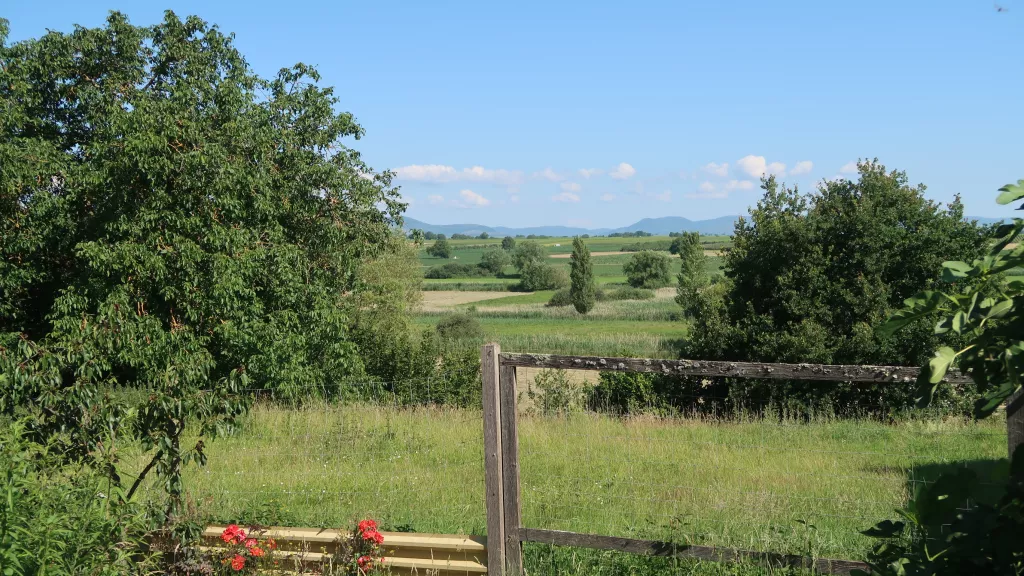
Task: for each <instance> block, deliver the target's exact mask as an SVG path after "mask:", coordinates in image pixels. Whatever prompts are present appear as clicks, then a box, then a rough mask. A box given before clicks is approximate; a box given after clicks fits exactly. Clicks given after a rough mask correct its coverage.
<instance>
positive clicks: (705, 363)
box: [501, 354, 971, 384]
mask: <svg viewBox="0 0 1024 576" xmlns="http://www.w3.org/2000/svg"><path fill="white" fill-rule="evenodd" d="M501 365H502V366H522V367H527V368H561V369H563V370H607V371H617V372H654V373H660V374H669V375H675V376H707V377H729V378H756V379H767V380H824V381H830V382H889V383H899V384H912V383H914V382H915V381H916V380H917V374H918V371H919V369H918V368H911V367H906V366H853V365H845V364H773V363H764V362H719V361H711V360H659V359H652V358H609V357H599V356H560V355H556V354H502V355H501ZM943 381H944V382H970V381H971V379H970V377H968V376H965V375H962V374H959V373H950V374H948V375H947V377H946V379H945V380H943Z"/></svg>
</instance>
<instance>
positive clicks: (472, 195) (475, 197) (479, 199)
mask: <svg viewBox="0 0 1024 576" xmlns="http://www.w3.org/2000/svg"><path fill="white" fill-rule="evenodd" d="M459 196H460V197H461V198H462V199H463V200H465V201H466V202H468V203H469V205H470V206H487V205H489V204H490V203H491V201H490V200H488V199H487V198H484V197H483V196H481V195H479V194H477V193H476V192H473V191H472V190H461V191H459Z"/></svg>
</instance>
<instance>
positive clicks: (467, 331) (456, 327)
mask: <svg viewBox="0 0 1024 576" xmlns="http://www.w3.org/2000/svg"><path fill="white" fill-rule="evenodd" d="M434 330H436V331H437V335H438V336H440V337H441V338H443V339H446V340H480V339H482V338H483V337H484V329H483V327H481V326H480V321H479V320H477V319H476V318H473V317H472V316H470V315H468V314H452V315H449V316H445V317H444V318H442V319H441V321H440V322H438V323H437V326H436V327H435V328H434Z"/></svg>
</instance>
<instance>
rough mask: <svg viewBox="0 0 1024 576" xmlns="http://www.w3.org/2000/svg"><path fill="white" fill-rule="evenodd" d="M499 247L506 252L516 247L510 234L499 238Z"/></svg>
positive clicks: (514, 240)
mask: <svg viewBox="0 0 1024 576" xmlns="http://www.w3.org/2000/svg"><path fill="white" fill-rule="evenodd" d="M501 249H502V250H505V251H507V252H511V251H512V250H515V249H516V239H515V238H513V237H511V236H505V237H504V238H502V239H501Z"/></svg>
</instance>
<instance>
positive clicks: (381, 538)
mask: <svg viewBox="0 0 1024 576" xmlns="http://www.w3.org/2000/svg"><path fill="white" fill-rule="evenodd" d="M373 541H374V542H376V543H377V544H383V543H384V535H383V534H381V533H380V532H374V533H373Z"/></svg>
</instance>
